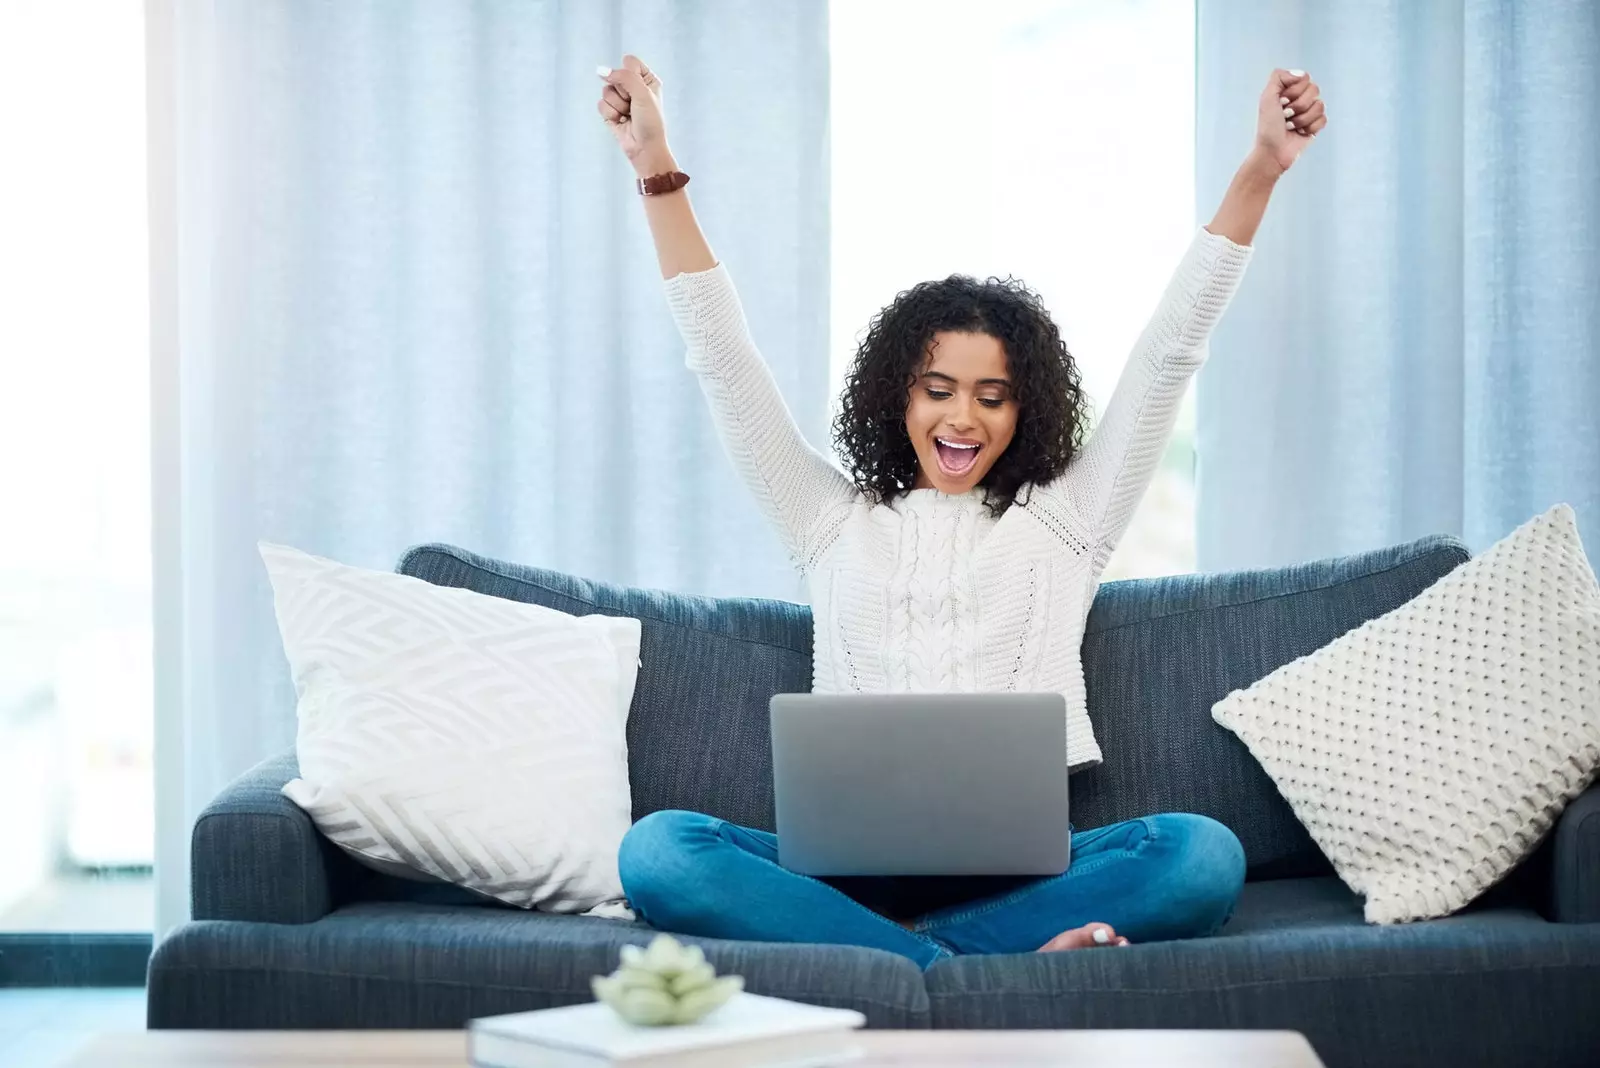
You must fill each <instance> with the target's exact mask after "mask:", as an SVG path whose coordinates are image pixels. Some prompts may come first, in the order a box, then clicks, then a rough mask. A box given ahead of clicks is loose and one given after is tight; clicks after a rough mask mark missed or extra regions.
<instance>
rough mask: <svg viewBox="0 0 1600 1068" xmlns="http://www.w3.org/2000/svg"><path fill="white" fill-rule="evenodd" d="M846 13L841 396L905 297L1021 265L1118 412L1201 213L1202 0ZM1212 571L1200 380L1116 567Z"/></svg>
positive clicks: (1097, 392)
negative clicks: (862, 347) (1198, 507)
mask: <svg viewBox="0 0 1600 1068" xmlns="http://www.w3.org/2000/svg"><path fill="white" fill-rule="evenodd" d="M830 18H831V22H832V26H831V35H832V41H831V45H832V68H833V75H832V79H833V81H832V90H833V95H832V153H833V199H832V203H833V235H832V236H833V264H832V267H833V287H832V294H831V300H832V320H833V322H832V329H831V336H830V340H831V346H830V351H831V354H832V364H831V371H832V381H833V383H834V388H833V391H832V392H833V396H834V397H835V398H837V396H838V393H839V390H840V388H841V387H842V383H843V379H844V374H845V371H846V369H847V367H848V365H849V361H850V359H851V357H852V356H853V354H854V352H855V348H856V343H857V340H858V336H859V333H860V331H861V330H863V329H864V328H865V326H866V323H867V321H868V320H869V319H870V318H871V317H872V315H873V314H874V313H875V312H876V311H878V309H880V308H881V307H882V306H883V305H885V304H886V303H888V301H889V300H890V299H892V298H893V296H894V294H895V293H897V292H899V291H900V290H902V289H905V288H906V287H908V286H910V285H912V284H914V283H916V282H919V281H922V280H924V279H928V278H939V277H943V276H945V275H948V274H951V273H954V272H960V273H964V274H973V275H978V276H980V277H982V276H987V275H991V274H997V275H1001V276H1004V275H1008V274H1010V275H1015V276H1016V277H1018V278H1021V279H1023V280H1024V281H1026V282H1027V283H1028V284H1029V285H1030V286H1032V287H1033V288H1034V289H1035V290H1037V291H1038V292H1039V293H1040V294H1041V296H1042V297H1043V298H1044V301H1045V304H1046V306H1047V307H1049V308H1050V309H1051V312H1052V314H1053V315H1054V316H1055V317H1056V321H1057V323H1058V324H1059V325H1060V326H1061V328H1062V331H1063V334H1064V336H1065V337H1066V340H1067V346H1068V348H1069V349H1070V350H1071V351H1072V353H1073V355H1074V357H1075V358H1076V359H1077V361H1078V362H1079V365H1080V367H1081V368H1082V371H1083V378H1084V385H1085V388H1086V389H1087V390H1088V392H1089V394H1090V396H1091V397H1092V398H1093V400H1094V404H1095V410H1096V412H1099V411H1102V410H1103V409H1104V406H1105V404H1106V403H1107V402H1108V401H1109V400H1110V399H1111V391H1112V388H1113V387H1114V386H1115V384H1116V380H1117V376H1118V375H1119V373H1120V371H1121V369H1122V365H1123V363H1124V361H1125V360H1126V358H1127V355H1128V352H1129V350H1130V349H1131V348H1132V346H1133V343H1134V341H1135V339H1136V338H1137V337H1138V335H1139V332H1140V331H1141V330H1142V329H1143V327H1144V324H1145V322H1146V320H1147V318H1148V316H1149V315H1150V313H1151V311H1152V310H1154V308H1155V306H1156V304H1157V302H1158V301H1159V299H1160V296H1161V293H1162V290H1163V289H1164V288H1165V286H1166V283H1167V279H1168V278H1169V277H1170V275H1171V272H1172V269H1173V268H1174V267H1175V266H1176V265H1177V262H1178V260H1179V258H1180V257H1181V256H1182V255H1183V252H1184V250H1185V249H1186V248H1187V247H1188V244H1189V242H1190V240H1191V239H1192V237H1193V235H1194V230H1195V227H1196V225H1197V223H1196V221H1195V217H1194V4H1193V0H1122V2H1119V3H1115V4H1108V3H1098V2H1092V0H1077V2H1059V0H1058V2H1053V3H1045V2H1041V0H1007V2H1006V3H1003V4H973V3H971V2H970V0H875V2H873V3H836V4H834V5H833V7H832V9H831V12H830ZM835 405H837V400H835ZM1193 569H1194V404H1193V396H1192V390H1191V395H1190V397H1189V398H1188V399H1187V400H1186V401H1185V403H1184V405H1183V408H1182V411H1181V414H1180V417H1179V422H1178V427H1177V429H1176V431H1175V432H1174V434H1173V440H1172V444H1171V447H1170V448H1169V449H1168V451H1167V454H1166V457H1165V459H1164V461H1163V463H1162V465H1161V467H1160V469H1159V470H1158V472H1157V474H1156V477H1155V479H1154V481H1153V483H1152V484H1151V487H1150V490H1149V492H1148V493H1147V494H1146V495H1145V498H1144V501H1143V503H1142V505H1141V506H1140V508H1139V511H1138V513H1137V514H1136V515H1135V517H1134V520H1133V524H1132V526H1131V527H1130V529H1129V531H1128V533H1127V534H1126V536H1125V537H1124V538H1123V540H1122V542H1121V544H1120V546H1119V547H1118V549H1117V552H1116V554H1115V555H1114V556H1113V557H1112V559H1111V563H1110V565H1109V566H1108V568H1107V572H1106V577H1107V578H1126V577H1132V576H1141V575H1158V574H1173V573H1178V572H1186V571H1192V570H1193Z"/></svg>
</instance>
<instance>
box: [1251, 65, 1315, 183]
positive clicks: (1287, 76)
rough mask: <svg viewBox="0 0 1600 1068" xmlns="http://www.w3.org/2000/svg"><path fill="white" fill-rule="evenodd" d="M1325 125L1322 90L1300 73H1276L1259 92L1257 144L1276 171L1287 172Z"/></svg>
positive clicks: (1304, 74) (1303, 72) (1304, 73)
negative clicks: (1276, 166)
mask: <svg viewBox="0 0 1600 1068" xmlns="http://www.w3.org/2000/svg"><path fill="white" fill-rule="evenodd" d="M1326 125H1328V116H1327V109H1326V108H1324V107H1323V104H1322V90H1320V89H1319V88H1318V87H1317V83H1316V82H1314V81H1312V80H1311V75H1309V74H1307V73H1306V72H1305V71H1303V70H1275V71H1273V72H1272V77H1271V78H1269V79H1267V87H1266V88H1265V89H1263V90H1262V91H1261V106H1260V114H1259V116H1258V118H1257V121H1256V145H1257V146H1258V147H1259V148H1260V149H1261V150H1262V151H1264V152H1265V153H1266V154H1267V155H1268V156H1269V157H1270V158H1271V159H1272V161H1273V162H1274V163H1276V164H1277V165H1278V168H1279V170H1284V171H1286V170H1288V169H1289V168H1290V167H1292V166H1293V165H1294V161H1295V160H1296V159H1298V158H1299V156H1300V153H1301V152H1302V151H1304V150H1305V147H1306V146H1307V145H1309V144H1310V143H1311V139H1312V138H1313V137H1315V136H1316V135H1317V134H1318V133H1319V132H1321V130H1322V128H1323V127H1324V126H1326Z"/></svg>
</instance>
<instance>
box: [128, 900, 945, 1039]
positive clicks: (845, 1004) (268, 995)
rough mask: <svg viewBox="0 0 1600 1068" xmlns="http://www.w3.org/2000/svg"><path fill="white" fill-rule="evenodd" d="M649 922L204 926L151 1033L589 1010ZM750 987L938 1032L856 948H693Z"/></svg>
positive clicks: (179, 938) (386, 910)
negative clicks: (585, 1006) (596, 988)
mask: <svg viewBox="0 0 1600 1068" xmlns="http://www.w3.org/2000/svg"><path fill="white" fill-rule="evenodd" d="M652 936H653V933H652V932H651V931H650V929H649V928H647V927H644V926H643V925H639V924H631V923H622V922H619V921H616V920H601V919H591V918H588V917H581V916H557V915H550V914H545V913H530V912H524V911H522V910H519V909H509V908H478V907H459V906H439V905H431V906H430V905H418V904H411V903H407V904H399V903H392V902H372V903H365V904H359V905H351V906H348V907H345V908H342V909H337V910H335V911H334V912H332V913H330V914H328V915H327V916H325V917H323V918H322V919H320V920H318V921H317V922H315V923H307V924H299V925H295V926H282V925H278V924H268V923H241V922H229V921H200V922H195V923H188V924H185V925H184V926H182V927H180V928H178V929H177V930H176V931H175V932H173V934H172V935H171V936H170V937H168V938H167V939H166V940H165V941H163V942H162V943H161V945H160V946H159V947H157V949H156V952H155V954H154V955H153V957H152V958H151V962H150V981H149V990H150V994H149V998H150V1009H149V1016H150V1025H151V1026H152V1027H185V1028H234V1029H240V1028H245V1029H250V1028H265V1029H278V1028H306V1029H320V1028H389V1027H405V1028H458V1027H461V1026H462V1025H463V1024H464V1023H465V1022H466V1021H467V1020H469V1019H471V1018H473V1017H476V1016H487V1015H492V1014H495V1013H503V1012H519V1011H522V1010H524V1009H538V1008H545V1007H547V1006H552V1005H571V1004H576V1003H578V1002H583V1001H592V1000H593V999H594V995H593V993H592V992H591V991H590V989H589V979H590V977H592V976H595V975H605V974H607V973H608V972H610V971H612V970H613V969H615V968H616V967H617V963H618V959H619V953H618V950H619V948H620V947H621V946H623V945H625V944H629V943H632V944H635V945H645V944H647V943H648V942H649V940H650V938H651V937H652ZM682 940H683V941H685V942H689V943H692V944H695V945H699V946H701V947H702V948H704V950H705V953H706V957H707V959H708V960H710V961H711V963H712V964H713V965H714V966H715V967H716V969H717V971H719V972H723V973H735V974H739V975H742V976H744V977H745V987H746V989H748V990H750V991H752V992H753V993H757V994H767V995H771V996H774V997H783V998H790V999H792V1000H795V1001H804V1002H808V1003H810V1004H814V1005H828V1006H834V1007H840V1008H850V1009H856V1010H858V1011H859V1012H862V1013H864V1014H865V1015H866V1017H867V1020H868V1022H869V1024H870V1025H871V1026H875V1027H898V1028H918V1027H926V1026H927V1024H928V1002H927V995H926V993H925V991H924V989H923V986H922V973H921V971H920V970H919V969H918V968H917V967H916V965H914V964H912V963H911V961H909V960H907V959H906V958H904V957H900V956H897V955H895V954H892V953H885V952H882V951H880V950H871V949H858V948H856V947H853V946H827V945H807V944H794V943H785V944H770V943H760V942H728V941H723V940H720V939H702V938H684V939H682Z"/></svg>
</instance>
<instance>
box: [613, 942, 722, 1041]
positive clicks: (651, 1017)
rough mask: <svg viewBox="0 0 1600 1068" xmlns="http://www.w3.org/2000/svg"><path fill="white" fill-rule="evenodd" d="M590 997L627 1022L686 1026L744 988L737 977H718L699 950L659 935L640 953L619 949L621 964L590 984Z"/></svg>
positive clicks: (637, 949)
mask: <svg viewBox="0 0 1600 1068" xmlns="http://www.w3.org/2000/svg"><path fill="white" fill-rule="evenodd" d="M589 985H590V986H591V987H592V988H593V989H594V996H595V997H596V998H598V999H600V1000H601V1001H603V1002H605V1003H606V1004H607V1005H610V1006H611V1007H612V1008H613V1009H615V1010H616V1012H617V1015H619V1016H621V1017H622V1018H623V1019H624V1020H627V1021H628V1022H629V1023H631V1024H637V1025H639V1026H641V1027H661V1026H663V1025H666V1024H689V1023H694V1022H695V1021H696V1020H698V1019H700V1018H701V1017H702V1016H705V1015H706V1014H707V1013H709V1012H710V1011H711V1010H712V1009H715V1008H718V1007H719V1006H721V1005H722V1004H723V1003H725V1002H726V1001H727V1000H728V999H729V998H731V997H733V995H735V994H737V993H738V992H739V991H741V990H743V989H744V979H743V978H742V977H741V976H737V975H725V976H722V977H720V978H719V977H718V976H717V973H716V970H715V969H714V968H712V967H711V965H710V963H709V962H708V961H707V960H706V955H705V953H704V952H702V951H701V949H700V947H699V946H685V945H683V944H682V943H680V942H679V941H678V940H677V939H676V938H673V937H672V936H671V935H665V934H658V935H656V936H655V938H654V939H653V940H652V941H651V943H650V945H649V946H648V947H647V948H645V949H640V948H639V947H638V946H623V947H622V964H621V966H620V967H618V968H617V970H616V971H614V972H612V973H611V974H610V975H597V976H595V977H594V978H593V979H591V980H589Z"/></svg>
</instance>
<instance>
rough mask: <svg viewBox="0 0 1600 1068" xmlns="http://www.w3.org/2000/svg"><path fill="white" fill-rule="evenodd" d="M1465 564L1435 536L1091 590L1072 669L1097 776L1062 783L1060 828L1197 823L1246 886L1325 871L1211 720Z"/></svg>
mask: <svg viewBox="0 0 1600 1068" xmlns="http://www.w3.org/2000/svg"><path fill="white" fill-rule="evenodd" d="M1468 556H1469V554H1468V552H1467V549H1466V547H1465V546H1464V545H1463V544H1462V543H1461V542H1460V541H1458V540H1456V539H1455V538H1451V537H1444V536H1434V537H1428V538H1422V539H1420V540H1418V541H1414V542H1409V543H1407V544H1404V545H1396V546H1393V547H1390V548H1385V549H1379V550H1375V551H1372V552H1366V553H1358V554H1356V555H1353V556H1345V557H1339V558H1336V559H1330V560H1318V561H1314V562H1311V563H1307V564H1301V565H1298V566H1295V567H1288V568H1278V569H1271V570H1260V571H1239V572H1232V573H1226V574H1209V575H1175V576H1172V577H1170V578H1158V579H1137V580H1131V581H1123V582H1110V583H1106V584H1104V585H1102V586H1101V587H1100V590H1099V592H1098V594H1097V596H1096V597H1095V600H1094V604H1093V605H1092V607H1091V609H1090V612H1089V619H1088V623H1087V625H1086V627H1085V631H1084V640H1083V666H1084V681H1085V684H1086V686H1087V691H1088V701H1089V714H1090V718H1091V719H1092V720H1093V721H1094V730H1095V737H1096V738H1098V739H1099V741H1100V750H1101V752H1102V753H1103V754H1104V755H1105V762H1104V763H1102V764H1101V765H1100V766H1099V767H1096V768H1092V769H1090V770H1088V771H1085V772H1082V773H1080V774H1077V775H1074V776H1073V777H1072V819H1073V822H1074V823H1076V824H1077V825H1078V826H1079V827H1081V828H1087V827H1098V826H1103V825H1104V824H1107V823H1114V822H1116V821H1118V820H1123V819H1130V818H1133V817H1136V816H1143V815H1148V814H1150V813H1152V812H1198V813H1200V814H1202V815H1206V816H1211V817H1212V818H1214V819H1216V820H1218V821H1220V822H1222V823H1223V824H1225V825H1227V826H1228V827H1230V828H1232V829H1233V832H1234V833H1235V834H1237V835H1238V836H1239V841H1240V842H1241V843H1242V844H1243V845H1244V852H1245V863H1246V865H1247V867H1248V875H1249V878H1251V879H1262V878H1275V877H1288V876H1305V875H1320V874H1324V873H1326V872H1329V871H1331V870H1332V869H1331V867H1330V865H1329V864H1328V861H1327V858H1325V857H1324V856H1323V855H1322V853H1321V851H1319V850H1318V849H1317V846H1316V844H1315V843H1314V842H1313V841H1312V840H1311V837H1310V836H1309V835H1308V834H1307V833H1306V830H1305V828H1304V827H1302V826H1301V825H1300V822H1299V821H1298V820H1296V819H1295V816H1294V812H1293V811H1292V810H1291V809H1290V808H1289V805H1288V803H1287V802H1286V801H1284V799H1283V798H1282V796H1280V795H1279V793H1278V791H1277V788H1276V787H1275V786H1274V785H1273V783H1272V780H1271V779H1270V778H1268V776H1267V774H1266V772H1264V771H1263V770H1262V769H1261V765H1260V764H1259V763H1257V762H1256V759H1255V758H1254V757H1253V756H1251V755H1250V751H1249V749H1247V748H1246V747H1245V745H1244V743H1243V742H1241V741H1239V739H1238V738H1236V737H1235V736H1234V735H1233V734H1232V733H1231V732H1229V731H1228V730H1226V729H1225V728H1223V727H1222V726H1220V725H1218V724H1217V723H1215V722H1214V721H1213V720H1212V718H1211V706H1212V705H1213V704H1215V703H1216V702H1217V701H1218V700H1220V699H1221V698H1223V697H1225V696H1226V695H1227V694H1228V693H1229V692H1231V691H1233V690H1236V689H1242V688H1244V687H1246V686H1249V685H1250V684H1251V683H1253V682H1255V681H1256V680H1257V679H1260V678H1262V677H1264V676H1266V675H1268V674H1271V673H1272V672H1273V671H1274V670H1276V669H1277V668H1278V667H1280V666H1282V665H1283V664H1287V663H1289V662H1290V661H1291V660H1294V659H1296V658H1297V657H1300V656H1304V655H1306V654H1307V653H1311V652H1313V651H1315V650H1317V649H1320V648H1321V647H1323V646H1324V645H1327V644H1328V643H1329V642H1331V641H1333V640H1334V639H1335V638H1337V637H1339V636H1340V635H1342V634H1344V633H1345V632H1346V631H1349V630H1351V629H1353V628H1355V627H1358V626H1360V625H1361V624H1362V623H1364V622H1366V621H1367V620H1369V619H1372V618H1374V617H1376V616H1380V615H1383V614H1384V613H1385V612H1388V611H1390V610H1391V609H1393V608H1396V607H1398V606H1400V605H1402V604H1404V603H1405V602H1407V601H1409V600H1411V599H1412V598H1413V597H1415V596H1416V595H1417V594H1419V593H1421V592H1422V591H1423V590H1425V589H1427V588H1428V587H1429V586H1431V585H1432V584H1433V583H1434V582H1435V581H1437V580H1438V579H1439V578H1440V577H1441V576H1443V575H1445V574H1448V573H1449V572H1450V571H1452V570H1454V569H1455V568H1456V567H1457V566H1459V565H1460V564H1461V563H1462V562H1463V561H1465V560H1467V559H1468Z"/></svg>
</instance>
